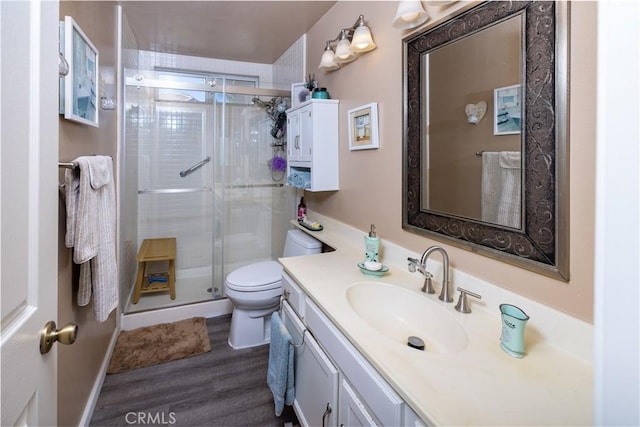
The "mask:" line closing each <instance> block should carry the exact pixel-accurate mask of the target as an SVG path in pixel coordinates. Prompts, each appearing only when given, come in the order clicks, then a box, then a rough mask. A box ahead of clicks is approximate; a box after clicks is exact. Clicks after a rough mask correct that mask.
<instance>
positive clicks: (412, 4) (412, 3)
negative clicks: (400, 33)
mask: <svg viewBox="0 0 640 427" xmlns="http://www.w3.org/2000/svg"><path fill="white" fill-rule="evenodd" d="M428 19H429V15H427V12H426V11H425V10H424V8H423V7H422V3H421V2H420V0H407V1H401V2H400V3H399V4H398V10H397V11H396V16H395V17H394V18H393V21H392V22H391V25H393V26H394V27H395V28H400V29H407V28H413V27H417V26H418V25H421V24H423V23H425V22H426V21H427V20H428Z"/></svg>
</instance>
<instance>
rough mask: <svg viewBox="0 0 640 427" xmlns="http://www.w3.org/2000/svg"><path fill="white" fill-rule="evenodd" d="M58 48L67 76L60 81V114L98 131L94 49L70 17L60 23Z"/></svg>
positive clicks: (97, 96) (95, 57)
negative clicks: (63, 59)
mask: <svg viewBox="0 0 640 427" xmlns="http://www.w3.org/2000/svg"><path fill="white" fill-rule="evenodd" d="M60 47H61V51H62V53H63V55H64V57H65V59H66V60H67V62H68V63H69V73H68V74H67V75H66V76H65V77H64V78H61V79H60V114H64V118H65V119H67V120H73V121H76V122H79V123H83V124H86V125H89V126H94V127H98V105H99V104H98V99H99V94H98V82H99V81H98V64H99V57H100V55H99V53H98V49H96V47H95V46H94V45H93V43H91V40H89V37H87V35H86V34H85V33H84V31H82V29H81V28H80V26H79V25H78V24H77V23H76V22H75V21H74V20H73V18H72V17H70V16H65V17H64V22H61V23H60Z"/></svg>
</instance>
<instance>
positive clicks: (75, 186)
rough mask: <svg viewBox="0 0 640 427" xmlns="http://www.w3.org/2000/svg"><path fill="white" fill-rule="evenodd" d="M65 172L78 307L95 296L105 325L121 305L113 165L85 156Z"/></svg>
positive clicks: (97, 311) (68, 232)
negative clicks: (76, 275)
mask: <svg viewBox="0 0 640 427" xmlns="http://www.w3.org/2000/svg"><path fill="white" fill-rule="evenodd" d="M74 162H75V163H77V164H78V168H76V169H67V170H66V171H65V203H66V210H67V227H66V235H65V244H66V246H67V247H69V248H73V261H74V262H75V263H76V264H80V280H79V282H80V283H79V288H78V305H80V306H85V305H88V304H89V302H90V300H91V296H92V295H93V312H94V316H95V318H96V320H98V321H99V322H104V321H105V320H107V319H108V317H109V314H110V313H111V312H112V311H113V309H115V308H116V307H117V305H118V282H117V264H116V245H115V243H116V209H115V207H116V203H115V190H114V181H113V162H112V160H111V157H108V156H82V157H78V158H77V159H75V160H74Z"/></svg>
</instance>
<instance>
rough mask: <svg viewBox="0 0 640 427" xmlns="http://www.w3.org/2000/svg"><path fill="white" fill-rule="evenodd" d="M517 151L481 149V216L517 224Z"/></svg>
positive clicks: (519, 164) (518, 187)
mask: <svg viewBox="0 0 640 427" xmlns="http://www.w3.org/2000/svg"><path fill="white" fill-rule="evenodd" d="M520 175H521V155H520V152H519V151H502V152H489V151H485V152H484V153H482V220H483V221H486V222H491V223H493V224H500V225H505V226H507V227H514V228H520V226H521V224H520V221H521V220H520V200H521V196H520V195H521V176H520Z"/></svg>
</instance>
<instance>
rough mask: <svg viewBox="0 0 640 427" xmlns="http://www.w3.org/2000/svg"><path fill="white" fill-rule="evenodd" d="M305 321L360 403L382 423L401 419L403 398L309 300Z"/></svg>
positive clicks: (390, 424)
mask: <svg viewBox="0 0 640 427" xmlns="http://www.w3.org/2000/svg"><path fill="white" fill-rule="evenodd" d="M305 306H306V308H305V313H306V314H305V316H306V317H305V323H306V325H307V327H308V328H309V330H311V332H312V333H313V335H314V336H315V337H316V339H317V340H318V342H320V343H321V344H322V346H323V347H324V349H325V351H326V352H327V354H328V355H329V357H330V358H331V359H332V360H333V361H334V363H335V364H336V365H337V366H339V367H340V371H341V372H343V373H344V375H345V376H346V377H347V378H348V379H349V382H350V383H351V384H352V385H353V387H354V388H355V389H356V390H357V392H358V394H359V395H360V397H361V398H362V401H363V403H364V404H365V405H366V406H367V407H368V410H369V412H370V413H371V414H373V415H374V416H375V417H376V418H377V419H378V420H379V421H380V423H381V424H382V425H385V426H397V425H400V424H401V422H402V411H403V406H404V401H403V400H402V399H401V398H400V396H398V394H397V393H396V392H395V391H393V389H392V388H391V386H389V384H387V382H386V381H385V380H384V379H383V378H382V377H381V376H380V374H378V372H376V370H375V369H374V368H373V367H372V366H371V365H370V364H369V362H367V360H366V359H365V358H364V357H363V356H362V355H361V354H360V352H358V350H356V348H355V347H354V346H353V345H352V344H351V343H350V342H349V341H348V340H347V339H346V338H345V336H344V335H342V332H340V331H339V330H338V328H336V327H335V326H334V325H333V323H331V321H330V320H329V319H328V318H327V317H326V316H325V314H324V313H322V310H320V308H318V306H317V305H315V304H314V303H313V302H312V301H311V300H310V299H308V298H307V300H306V302H305Z"/></svg>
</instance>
